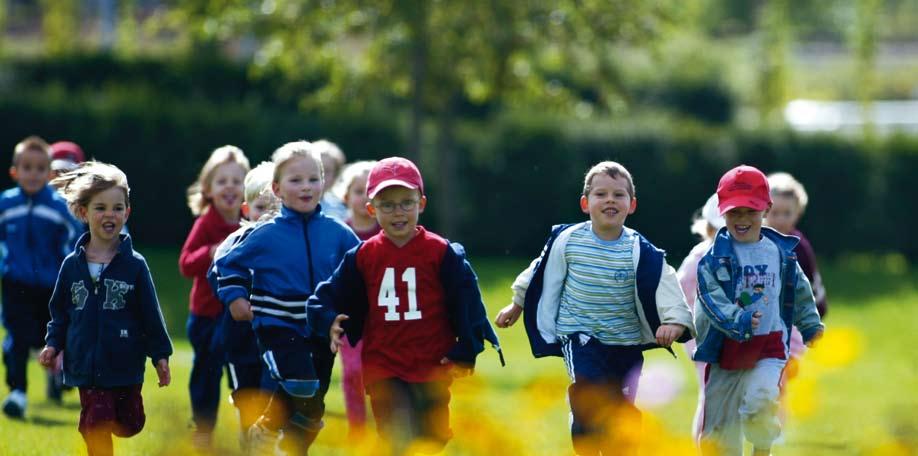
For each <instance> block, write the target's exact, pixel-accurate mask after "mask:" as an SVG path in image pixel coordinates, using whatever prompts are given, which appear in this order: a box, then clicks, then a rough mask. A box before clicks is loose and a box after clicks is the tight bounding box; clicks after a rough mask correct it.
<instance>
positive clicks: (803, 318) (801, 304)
mask: <svg viewBox="0 0 918 456" xmlns="http://www.w3.org/2000/svg"><path fill="white" fill-rule="evenodd" d="M794 326H796V327H797V329H799V330H800V335H802V336H803V342H804V343H806V344H809V343H811V342H812V341H814V340H816V339H818V338H819V337H820V336H821V335H822V332H823V330H824V329H825V325H823V324H822V321H821V320H820V318H819V312H818V311H817V310H816V301H815V298H814V297H813V289H812V288H811V287H810V281H809V280H808V279H807V278H806V275H804V273H803V268H801V267H800V264H799V263H798V264H797V286H796V287H795V289H794Z"/></svg>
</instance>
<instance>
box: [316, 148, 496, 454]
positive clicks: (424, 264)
mask: <svg viewBox="0 0 918 456" xmlns="http://www.w3.org/2000/svg"><path fill="white" fill-rule="evenodd" d="M367 197H368V198H369V199H370V202H368V203H367V210H368V211H369V212H370V214H371V215H373V216H374V217H376V220H377V221H378V222H379V225H380V226H381V227H382V232H380V233H379V234H377V235H375V236H373V237H371V238H370V239H368V240H366V241H364V242H363V243H362V244H361V245H359V246H357V247H356V248H354V249H352V250H351V251H349V252H348V253H347V254H346V255H345V257H344V260H342V262H341V264H340V265H339V266H338V269H337V270H336V271H335V273H334V274H333V275H332V277H331V278H330V279H329V280H328V281H326V282H324V283H322V284H320V285H319V287H318V288H317V290H316V293H315V295H313V296H312V297H310V298H309V302H308V304H307V309H308V312H309V318H308V320H309V324H310V326H312V327H313V329H314V330H315V332H316V333H317V334H329V337H330V339H331V349H332V351H336V350H337V349H338V347H340V346H341V344H342V341H341V336H342V334H344V333H346V334H347V340H348V341H349V343H350V344H352V345H353V344H356V343H358V342H359V341H360V340H361V339H363V340H364V342H363V344H364V345H363V356H362V361H363V377H364V383H365V385H366V389H367V393H368V394H369V396H370V405H371V407H372V409H373V416H374V417H375V418H376V427H377V430H378V432H379V435H380V437H381V439H382V440H383V441H385V442H387V444H390V445H392V448H391V450H394V451H395V453H396V454H401V453H402V452H403V451H405V450H406V449H407V447H408V445H410V444H412V443H421V444H422V445H425V449H427V450H433V451H439V450H440V449H442V447H443V446H444V445H445V444H446V442H447V441H448V440H449V439H450V437H451V436H452V431H451V430H450V428H449V400H450V391H449V387H450V384H451V383H452V379H453V378H455V377H460V376H464V375H469V374H470V373H471V372H472V368H473V367H474V363H475V357H476V356H477V355H478V353H480V352H481V351H482V350H483V349H484V339H487V340H489V341H490V342H491V343H492V344H493V345H494V346H495V348H497V349H498V350H500V348H499V346H498V345H497V336H496V335H495V334H494V331H493V330H492V329H491V325H490V323H489V322H488V317H487V314H486V312H485V308H484V304H483V303H482V302H481V293H480V291H479V290H478V281H477V278H476V277H475V274H474V272H473V271H472V269H471V266H470V265H469V263H468V262H467V261H466V260H465V253H464V251H463V249H462V246H461V245H459V244H450V243H449V242H448V241H447V240H445V239H443V238H442V237H440V236H438V235H436V234H434V233H432V232H430V231H427V230H425V229H424V227H422V226H418V224H417V222H418V215H419V214H420V213H421V212H423V211H424V208H425V207H426V205H427V198H426V197H425V196H424V183H423V180H422V179H421V173H420V172H419V171H418V169H417V167H416V166H415V165H414V163H412V162H411V161H409V160H407V159H404V158H401V157H391V158H387V159H385V160H382V161H380V162H379V163H377V164H376V166H374V167H373V169H372V170H371V171H370V174H369V176H368V177H367ZM426 445H430V446H429V447H426Z"/></svg>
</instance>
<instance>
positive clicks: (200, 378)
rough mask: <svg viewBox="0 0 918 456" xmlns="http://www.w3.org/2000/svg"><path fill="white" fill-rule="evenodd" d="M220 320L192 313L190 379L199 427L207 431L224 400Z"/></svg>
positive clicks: (215, 420)
mask: <svg viewBox="0 0 918 456" xmlns="http://www.w3.org/2000/svg"><path fill="white" fill-rule="evenodd" d="M219 321H220V320H219V318H210V317H202V316H197V315H190V316H189V317H188V325H187V330H188V341H189V342H191V348H192V349H193V350H194V361H193V362H192V365H191V380H190V381H189V382H188V392H189V393H190V394H191V416H192V420H193V421H194V424H195V427H196V428H197V429H198V430H200V431H203V432H210V431H212V430H213V428H214V425H215V424H216V422H217V407H218V406H219V404H220V380H221V378H222V376H223V361H224V354H223V350H222V348H221V347H219V346H214V344H213V340H214V331H215V330H216V329H217V325H218V324H219Z"/></svg>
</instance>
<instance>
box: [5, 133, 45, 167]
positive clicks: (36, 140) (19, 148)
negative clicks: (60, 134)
mask: <svg viewBox="0 0 918 456" xmlns="http://www.w3.org/2000/svg"><path fill="white" fill-rule="evenodd" d="M31 150H35V151H38V152H44V153H45V155H47V156H48V164H49V165H50V163H51V146H50V145H49V144H48V142H47V141H45V140H44V139H42V138H41V136H35V135H32V136H28V137H26V138H25V139H23V140H22V141H19V143H18V144H16V148H15V149H13V166H16V164H17V163H18V162H19V157H20V156H21V155H22V154H24V153H26V152H28V151H31Z"/></svg>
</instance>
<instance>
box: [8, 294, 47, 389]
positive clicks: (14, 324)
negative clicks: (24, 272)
mask: <svg viewBox="0 0 918 456" xmlns="http://www.w3.org/2000/svg"><path fill="white" fill-rule="evenodd" d="M52 292H53V290H51V289H49V288H44V287H36V286H31V285H26V284H23V283H19V282H14V281H12V280H4V281H3V310H2V319H3V327H4V328H6V338H4V340H3V364H4V365H5V366H6V384H7V386H9V388H10V390H11V391H12V390H21V391H23V392H25V391H26V387H27V386H28V383H27V381H26V364H27V363H28V360H29V350H31V349H33V348H35V349H38V348H42V347H44V346H45V334H46V333H47V332H48V321H50V320H51V313H50V312H49V311H48V302H49V301H51V293H52Z"/></svg>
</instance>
